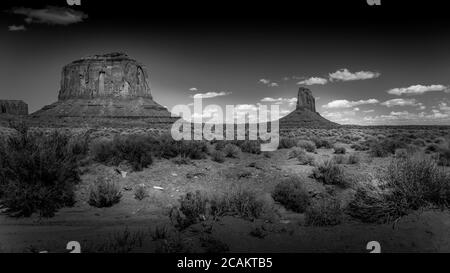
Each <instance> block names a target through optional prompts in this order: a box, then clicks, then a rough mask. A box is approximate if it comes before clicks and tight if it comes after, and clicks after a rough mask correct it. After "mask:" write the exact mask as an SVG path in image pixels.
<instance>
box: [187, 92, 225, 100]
mask: <svg viewBox="0 0 450 273" xmlns="http://www.w3.org/2000/svg"><path fill="white" fill-rule="evenodd" d="M229 94H231V92H207V93H198V94H195V95H193V96H192V97H193V98H194V99H210V98H215V97H222V96H227V95H229Z"/></svg>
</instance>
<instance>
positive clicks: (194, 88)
mask: <svg viewBox="0 0 450 273" xmlns="http://www.w3.org/2000/svg"><path fill="white" fill-rule="evenodd" d="M189 91H192V92H196V91H198V89H197V87H191V88H189Z"/></svg>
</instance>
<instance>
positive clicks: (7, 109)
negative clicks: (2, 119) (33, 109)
mask: <svg viewBox="0 0 450 273" xmlns="http://www.w3.org/2000/svg"><path fill="white" fill-rule="evenodd" d="M0 114H1V115H19V116H26V115H28V104H26V103H25V102H23V101H21V100H0Z"/></svg>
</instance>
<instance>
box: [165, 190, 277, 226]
mask: <svg viewBox="0 0 450 273" xmlns="http://www.w3.org/2000/svg"><path fill="white" fill-rule="evenodd" d="M179 202H180V206H179V208H173V209H172V211H171V213H170V218H171V220H172V222H173V223H174V225H175V227H177V228H179V229H185V228H187V227H189V226H190V225H193V224H195V223H198V222H199V221H203V220H206V219H207V218H208V217H210V216H212V217H219V216H224V215H231V216H238V217H242V218H245V219H255V218H259V217H261V216H262V215H263V214H264V213H266V212H269V211H268V210H269V209H271V206H270V204H268V203H267V201H266V200H264V199H261V198H260V197H259V196H258V195H257V194H256V193H255V192H254V191H251V190H250V189H246V188H243V187H238V188H234V189H231V190H229V191H227V192H226V193H225V194H221V195H218V194H217V195H208V194H207V193H205V192H201V191H196V192H195V193H192V192H189V193H187V194H186V195H184V196H182V197H181V198H180V200H179Z"/></svg>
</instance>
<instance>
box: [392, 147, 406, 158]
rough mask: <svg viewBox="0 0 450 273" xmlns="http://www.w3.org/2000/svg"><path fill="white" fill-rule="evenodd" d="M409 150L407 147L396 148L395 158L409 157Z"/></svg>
mask: <svg viewBox="0 0 450 273" xmlns="http://www.w3.org/2000/svg"><path fill="white" fill-rule="evenodd" d="M407 157H408V150H407V149H397V150H395V158H407Z"/></svg>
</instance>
